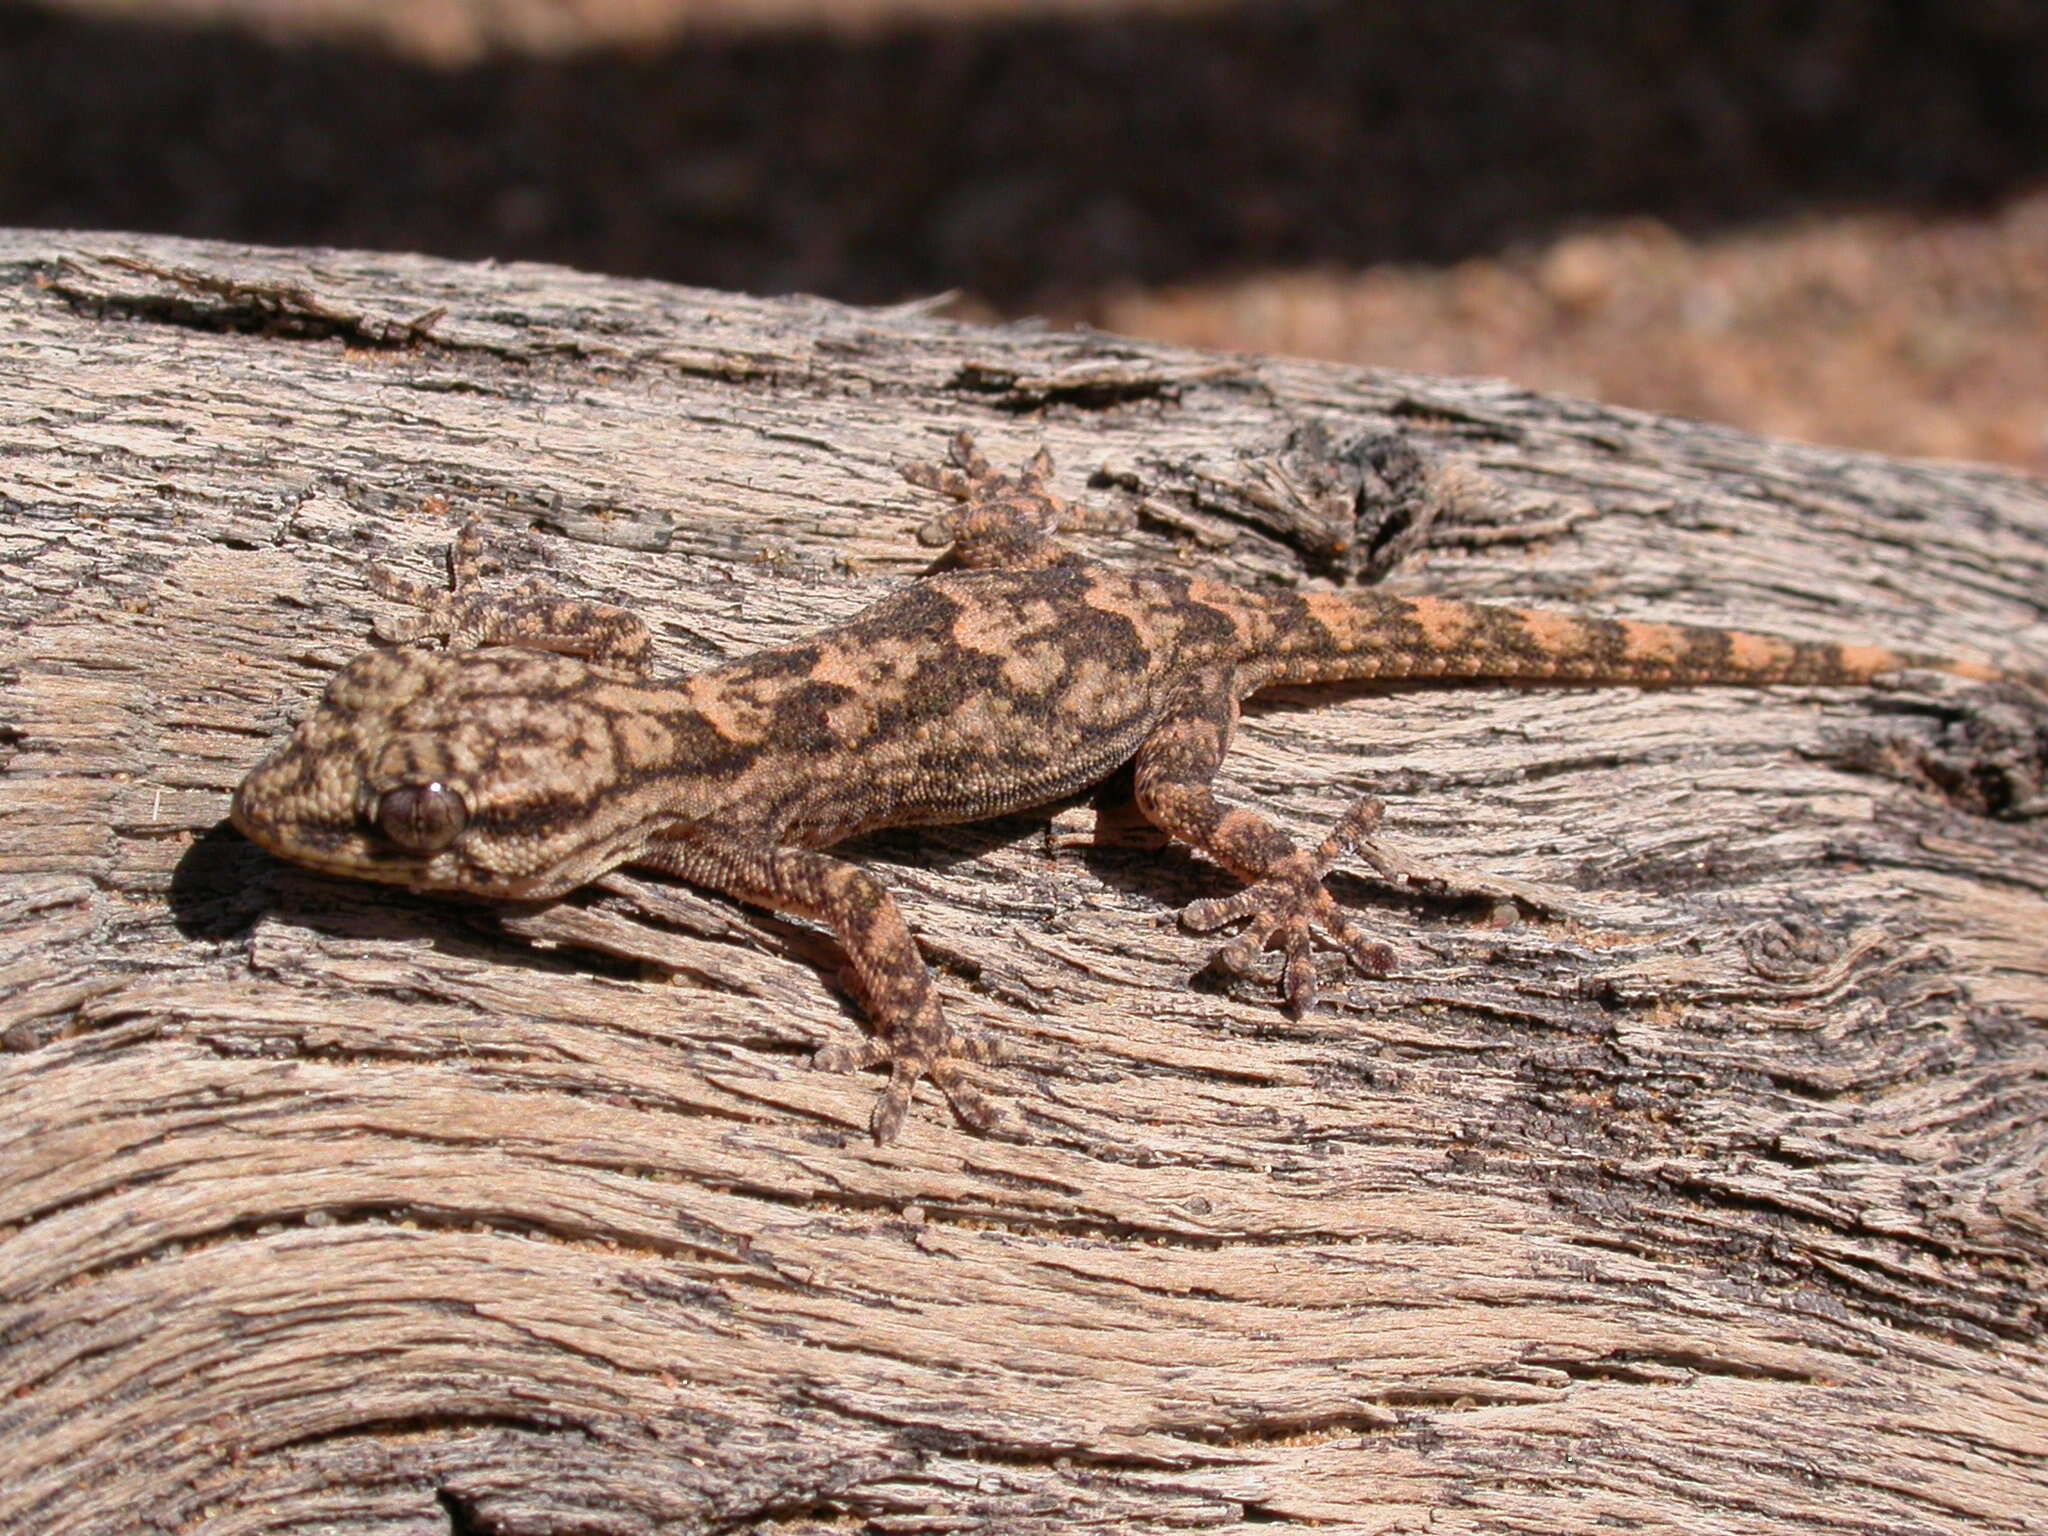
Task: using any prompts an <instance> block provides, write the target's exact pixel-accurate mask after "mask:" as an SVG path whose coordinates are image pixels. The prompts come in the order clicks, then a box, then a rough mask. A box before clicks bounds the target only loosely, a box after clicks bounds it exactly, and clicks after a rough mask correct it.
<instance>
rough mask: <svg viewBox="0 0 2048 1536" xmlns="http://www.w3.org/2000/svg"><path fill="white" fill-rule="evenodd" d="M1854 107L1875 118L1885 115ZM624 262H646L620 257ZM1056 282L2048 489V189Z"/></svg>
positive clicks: (1175, 316) (899, 22) (496, 34)
mask: <svg viewBox="0 0 2048 1536" xmlns="http://www.w3.org/2000/svg"><path fill="white" fill-rule="evenodd" d="M0 3H4V0H0ZM43 4H44V6H45V8H46V9H51V10H57V11H63V12H68V13H73V14H78V15H85V16H90V17H94V18H98V19H100V20H108V19H128V20H142V21H154V22H161V21H162V20H164V19H165V18H167V17H171V18H178V19H182V20H184V21H188V22H191V23H194V24H200V25H223V24H224V25H226V26H228V27H230V28H233V29H240V30H242V31H246V32H249V33H251V34H254V35H257V36H260V37H262V38H264V39H266V40H268V41H271V42H276V43H282V44H286V45H291V44H299V43H305V44H328V43H337V42H338V43H342V44H345V45H348V46H350V47H364V46H367V47H370V48H372V49H380V50H385V51H388V53H389V54H390V55H391V56H392V57H393V58H394V59H402V60H407V61H412V62H423V63H426V64H430V65H435V66H440V67H446V68H460V67H463V66H468V65H472V64H474V63H476V62H477V61H480V60H490V59H504V58H507V57H515V58H517V57H527V58H531V57H535V56H548V57H559V56H566V55H575V54H578V53H588V52H592V51H611V52H614V53H619V52H623V53H624V54H626V55H634V54H638V53H647V54H657V55H658V50H660V49H664V48H670V47H674V46H675V45H677V43H678V41H679V40H680V41H681V42H683V43H687V42H688V41H689V39H691V38H692V37H693V36H706V35H731V34H734V33H740V34H748V33H752V34H759V33H762V32H764V31H765V32H781V33H785V34H799V33H821V34H831V35H840V36H849V37H851V36H857V35H870V34H873V33H876V32H878V31H882V32H886V31H887V29H889V28H891V27H901V26H905V25H914V26H925V27H930V26H935V25H936V26H944V25H948V24H951V23H956V22H958V23H985V22H987V21H989V20H990V19H991V18H995V19H1002V18H1024V19H1025V20H1026V21H1027V22H1028V21H1029V20H1031V19H1033V18H1067V19H1073V18H1076V17H1080V18H1084V19H1085V17H1086V16H1088V15H1090V14H1096V13H1103V12H1109V11H1114V12H1117V13H1119V14H1130V13H1139V14H1142V15H1149V16H1167V17H1173V16H1184V15H1189V14H1193V13H1199V12H1202V11H1205V10H1211V11H1213V10H1216V9H1218V6H1217V5H1216V4H1215V3H1213V0H43ZM1281 88H1282V89H1284V82H1282V83H1281ZM1235 109H1236V110H1241V111H1246V112H1258V111H1260V110H1262V107H1261V104H1260V103H1259V102H1257V101H1248V102H1242V103H1238V104H1236V106H1235ZM1870 109H1871V110H1872V111H1873V112H1884V111H1887V110H1889V108H1888V105H1887V103H1885V102H1883V101H1872V102H1871V103H1870ZM1104 152H1105V153H1113V152H1114V145H1107V144H1106V145H1105V146H1104ZM1532 174H1533V173H1532ZM749 187H750V189H751V181H750V182H749ZM1454 190H1455V189H1454ZM748 195H753V193H752V191H751V190H750V191H749V193H748ZM0 211H4V210H0ZM1289 216H1293V217H1298V214H1290V215H1289ZM0 222H5V220H4V218H0ZM1567 224H1568V225H1569V221H1567ZM220 233H222V234H223V235H233V234H236V233H238V231H233V230H222V231H220ZM508 254H517V253H508ZM577 254H579V253H573V252H572V254H571V259H575V257H576V255H577ZM1223 265H1225V266H1226V267H1227V266H1228V263H1227V262H1225V263H1224V264H1223ZM620 267H621V269H625V270H639V269H642V268H640V267H636V265H635V262H634V259H633V258H632V257H631V256H630V255H629V256H626V257H624V258H622V261H621V263H620ZM684 275H686V276H687V274H684ZM718 276H719V274H716V273H714V274H712V277H711V278H710V279H709V280H712V281H716V280H717V278H718ZM1063 282H1064V286H1062V287H1061V288H1059V289H1058V290H1057V291H1055V292H1051V293H1047V294H1035V295H1029V296H1025V297H1022V306H1021V307H1024V308H1028V309H1034V310H1037V311H1039V312H1046V311H1050V316H1051V318H1053V319H1054V320H1057V321H1079V322H1088V323H1093V324H1098V325H1101V326H1104V327H1106V328H1109V329H1111V330H1115V331H1121V332H1126V333H1129V334H1132V335H1137V336H1144V337H1153V338H1161V339H1166V340H1171V341H1180V342H1187V343H1192V344H1196V345H1200V346H1204V347H1214V348H1224V349H1234V350H1246V351H1256V352H1281V353H1296V354H1303V355H1309V356H1314V357H1321V358H1332V359H1338V360H1341V361H1347V362H1356V363H1366V364H1375V365H1380V366H1387V367H1393V368H1399V369H1408V370H1415V371H1419V372H1430V373H1462V374H1490V375H1500V376H1504V377H1507V378H1511V379H1514V380H1516V381H1518V382H1521V383H1524V384H1527V385H1530V386H1532V387H1535V388H1542V389H1555V390H1564V391H1569V392H1573V393H1580V394H1587V395H1593V396H1597V397H1599V398H1602V399H1605V400H1609V401H1615V402H1620V403H1625V404H1629V405H1636V406H1641V407H1644V408H1648V409H1653V410H1660V411H1670V412H1676V413H1680V414H1684V415H1691V416H1698V417H1705V418H1711V419H1715V420H1720V421H1724V422H1729V423H1733V424H1736V425H1739V426H1742V427H1746V428H1749V429H1752V430H1756V431H1761V432H1767V433H1776V434H1783V435H1788V436H1794V437H1801V438H1807V439H1811V440H1816V441H1825V442H1833V443H1840V444H1848V445H1855V446H1861V447H1868V448H1874V449H1879V450H1883V451H1886V452H1891V453H1904V454H1920V455H1935V456H1944V457H1961V458H1983V459H1997V460H2003V461H2006V462H2008V463H2011V464H2016V465H2020V466H2023V467H2026V468H2029V469H2032V470H2035V471H2037V472H2048V187H2044V188H2042V189H2040V190H2031V191H2030V190H2028V189H2025V188H2021V189H2019V190H2018V191H2016V192H2014V193H2012V194H2011V195H2009V196H2007V197H2006V198H2005V200H2004V201H2003V203H2002V205H2001V206H1996V207H1993V208H1990V209H1988V210H1986V211H1982V212H1975V213H1970V214H1966V215H1959V214H1945V215H1940V216H1930V215H1922V216H1914V215H1910V214H1903V213H1852V214H1846V215H1842V216H1835V217H1817V216H1811V215H1807V216H1795V217H1792V218H1790V219H1788V220H1784V221H1776V222H1771V221H1766V222H1763V223H1759V224H1757V225H1754V226H1751V227H1738V228H1735V229H1733V230H1722V231H1720V232H1717V233H1714V234H1712V235H1709V236H1707V237H1705V238H1702V239H1699V240H1696V241H1695V240H1688V239H1686V238H1682V237H1681V236H1680V235H1678V234H1676V233H1674V232H1673V231H1672V230H1671V229H1670V228H1668V227H1666V226H1664V225H1662V224H1660V223H1658V222H1656V221H1654V220H1651V219H1633V220H1627V219H1624V220H1608V221H1605V222H1588V223H1586V224H1584V225H1583V226H1582V227H1579V228H1577V229H1576V231H1575V232H1573V233H1569V234H1567V235H1565V236H1563V237H1561V238H1555V239H1553V240H1551V241H1550V242H1549V243H1547V244H1541V245H1529V246H1525V247H1510V248H1508V249H1506V250H1504V251H1498V252H1489V253H1486V254H1483V255H1475V256H1473V257H1470V258H1469V259H1465V260H1461V261H1457V262H1455V263H1453V264H1447V265H1441V266H1419V265H1370V266H1363V267H1358V268H1349V269H1347V268H1343V267H1339V266H1335V265H1329V264H1315V265H1311V266H1307V267H1297V268H1284V269H1259V268H1256V267H1254V268H1252V269H1251V270H1246V271H1241V272H1236V273H1233V274H1230V275H1227V276H1211V275H1207V274H1203V273H1198V274H1197V275H1196V276H1194V277H1193V278H1192V279H1190V280H1182V281H1175V282H1173V283H1171V284H1170V285H1167V286H1152V287H1145V286H1134V285H1132V284H1130V283H1129V282H1128V281H1119V280H1118V279H1117V278H1116V277H1115V276H1114V275H1104V276H1103V278H1102V279H1101V281H1100V283H1099V284H1098V285H1097V286H1096V287H1094V288H1093V289H1092V290H1091V289H1090V288H1089V287H1087V285H1086V284H1085V283H1084V284H1081V285H1079V286H1077V285H1075V284H1074V283H1073V282H1072V281H1071V276H1070V275H1069V276H1068V277H1067V278H1065V279H1063ZM843 291H845V292H846V293H847V294H848V296H853V297H867V296H870V295H868V294H863V293H860V292H859V291H858V290H857V289H856V288H852V287H849V288H847V289H845V290H843ZM1019 300H1020V296H1019V295H1016V294H1012V295H1008V296H1004V295H997V296H995V297H994V298H993V299H990V298H989V297H988V296H986V295H981V294H977V293H976V292H975V291H974V290H973V288H972V287H971V286H970V287H969V288H968V289H967V291H966V292H965V293H964V294H963V295H962V299H961V302H960V304H959V306H958V310H959V312H960V313H963V314H965V315H968V316H972V317H976V318H980V317H991V318H993V317H998V316H1003V315H1006V314H1009V313H1012V312H1014V311H1015V310H1017V309H1018V308H1019V307H1020V303H1019Z"/></svg>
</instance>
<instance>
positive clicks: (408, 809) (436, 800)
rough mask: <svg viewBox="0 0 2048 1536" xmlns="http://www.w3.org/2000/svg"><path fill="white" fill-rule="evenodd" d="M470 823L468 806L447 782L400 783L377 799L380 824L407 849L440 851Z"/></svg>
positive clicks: (387, 833)
mask: <svg viewBox="0 0 2048 1536" xmlns="http://www.w3.org/2000/svg"><path fill="white" fill-rule="evenodd" d="M468 825H469V807H468V806H467V805H466V804H464V803H463V799H462V796H461V795H459V794H457V793H456V792H455V791H454V790H452V789H450V788H449V787H448V786H447V785H446V784H443V783H440V782H439V781H435V782H434V783H430V784H401V785H399V787H398V788H396V789H392V790H386V791H385V792H384V794H383V796H382V797H381V798H379V800H378V801H377V826H378V828H379V829H380V830H381V831H382V832H383V834H384V835H385V836H386V837H388V838H390V839H391V841H392V842H394V843H396V844H398V846H399V847H401V848H403V849H404V850H405V851H406V852H407V853H439V852H440V851H441V850H442V849H443V848H446V847H447V846H448V845H449V844H450V843H452V842H454V841H455V839H456V838H458V837H460V836H462V829H463V828H464V827H466V826H468Z"/></svg>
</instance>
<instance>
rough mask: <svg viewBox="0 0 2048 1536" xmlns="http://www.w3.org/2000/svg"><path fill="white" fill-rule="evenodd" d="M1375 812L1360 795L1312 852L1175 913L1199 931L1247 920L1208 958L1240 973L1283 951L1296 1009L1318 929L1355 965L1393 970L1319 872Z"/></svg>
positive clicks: (1307, 998)
mask: <svg viewBox="0 0 2048 1536" xmlns="http://www.w3.org/2000/svg"><path fill="white" fill-rule="evenodd" d="M1380 812H1381V806H1380V802H1379V801H1377V800H1373V799H1369V798H1368V799H1364V800H1361V801H1359V802H1358V804H1356V805H1354V806H1353V807H1352V808H1351V810H1350V812H1349V813H1348V814H1347V815H1346V816H1345V817H1344V819H1343V820H1342V821H1340V822H1338V823H1337V825H1336V826H1335V827H1334V828H1332V829H1331V832H1330V835H1329V836H1328V837H1326V838H1324V839H1323V841H1322V842H1321V843H1320V844H1318V845H1317V847H1316V848H1315V850H1314V851H1313V852H1310V853H1293V854H1289V855H1288V856H1287V857H1286V858H1285V859H1283V860H1282V861H1281V862H1280V863H1279V864H1278V865H1277V866H1275V867H1274V868H1273V869H1272V870H1271V871H1270V872H1269V873H1268V874H1266V875H1265V876H1264V877H1262V878H1261V879H1259V880H1256V881H1254V882H1253V883H1252V884H1250V885H1248V886H1246V887H1245V888H1244V889H1243V890H1241V891H1239V892H1238V893H1237V894H1236V895H1235V896H1222V897H1213V898H1210V899H1208V900H1205V901H1197V902H1192V903H1190V904H1189V905H1188V907H1187V908H1186V910H1185V911H1183V912H1182V913H1181V921H1182V922H1183V923H1185V924H1186V925H1187V926H1188V927H1189V928H1192V929H1194V930H1195V931H1196V932H1197V933H1208V932H1210V931H1212V930H1214V929H1217V928H1221V927H1224V926H1226V925H1227V924H1230V923H1234V922H1239V921H1242V922H1243V923H1244V925H1245V926H1244V929H1243V931H1242V932H1240V933H1239V934H1238V935H1237V937H1236V938H1234V939H1232V940H1231V941H1230V942H1229V943H1228V944H1226V945H1224V946H1223V948H1221V949H1219V950H1217V951H1216V953H1215V955H1214V956H1213V957H1211V959H1210V961H1209V964H1210V965H1211V966H1213V967H1215V968H1216V969H1218V970H1222V971H1226V972H1228V973H1230V974H1232V975H1239V976H1242V975H1247V974H1249V973H1250V972H1251V971H1252V968H1253V966H1254V965H1255V964H1256V962H1257V960H1258V957H1259V956H1260V955H1262V954H1264V953H1265V952H1266V951H1267V950H1269V949H1277V950H1279V951H1280V952H1281V953H1282V955H1283V956H1284V957H1285V958H1284V960H1283V962H1282V968H1281V975H1280V990H1281V994H1282V995H1283V996H1284V997H1285V998H1286V999H1287V1006H1288V1009H1289V1010H1290V1011H1291V1012H1293V1013H1296V1014H1302V1013H1306V1012H1308V1010H1309V1009H1311V1008H1313V1007H1314V1006H1315V1001H1316V969H1315V952H1314V947H1313V940H1314V936H1315V933H1316V931H1317V930H1318V929H1320V930H1321V931H1322V932H1323V933H1324V934H1326V935H1328V936H1329V938H1331V939H1332V940H1334V941H1335V942H1336V945H1337V947H1338V948H1339V949H1341V950H1343V952H1344V953H1345V955H1346V956H1347V957H1349V959H1350V961H1351V963H1352V964H1353V965H1355V966H1357V967H1358V968H1359V969H1360V970H1361V971H1365V972H1367V973H1368V974H1370V975H1374V976H1383V975H1385V974H1386V973H1387V972H1388V971H1390V970H1392V969H1393V968H1394V952H1393V951H1392V950H1391V949H1389V948H1388V947H1387V946H1386V945H1384V944H1382V943H1380V942H1379V941H1378V940H1376V939H1373V938H1371V937H1369V936H1368V935H1367V934H1366V933H1365V931H1364V930H1363V929H1361V928H1360V927H1359V926H1358V925H1357V924H1356V923H1354V922H1352V920H1351V919H1350V918H1349V917H1347V916H1346V915H1345V914H1344V912H1343V910H1342V909H1341V908H1340V907H1338V905H1337V903H1336V899H1335V898H1334V897H1332V896H1331V895H1330V893H1329V892H1328V891H1326V890H1324V889H1323V877H1324V876H1325V875H1327V874H1328V873H1329V872H1330V867H1331V866H1332V865H1334V864H1335V863H1336V862H1337V861H1338V860H1339V859H1341V858H1342V857H1344V855H1345V854H1347V853H1349V852H1350V851H1351V850H1352V849H1353V848H1354V847H1356V846H1357V844H1358V842H1359V841H1360V839H1362V838H1364V837H1366V836H1367V835H1369V834H1370V833H1371V831H1372V829H1373V828H1374V827H1376V826H1378V825H1379V820H1380Z"/></svg>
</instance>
